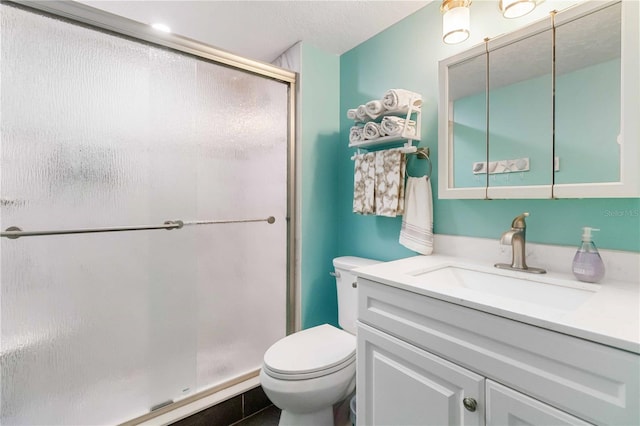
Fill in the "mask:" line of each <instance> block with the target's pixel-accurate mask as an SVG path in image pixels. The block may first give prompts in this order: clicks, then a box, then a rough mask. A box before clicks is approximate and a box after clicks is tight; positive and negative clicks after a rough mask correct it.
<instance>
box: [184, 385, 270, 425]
mask: <svg viewBox="0 0 640 426" xmlns="http://www.w3.org/2000/svg"><path fill="white" fill-rule="evenodd" d="M279 420H280V410H279V409H277V408H276V407H275V406H273V405H272V404H271V401H269V398H267V395H265V393H264V391H263V390H262V387H261V386H258V387H257V388H254V389H251V390H248V391H247V392H245V393H244V394H241V395H237V396H234V397H233V398H231V399H228V400H226V401H224V402H221V403H219V404H217V405H214V406H212V407H209V408H207V409H205V410H203V411H200V412H199V413H196V414H193V415H191V416H189V417H186V418H184V419H182V420H179V421H177V422H175V423H172V426H229V425H241V426H259V425H264V426H271V425H274V426H275V425H277V424H278V421H279ZM245 421H246V422H245Z"/></svg>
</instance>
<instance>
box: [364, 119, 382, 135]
mask: <svg viewBox="0 0 640 426" xmlns="http://www.w3.org/2000/svg"><path fill="white" fill-rule="evenodd" d="M363 129H364V130H363V133H364V138H365V139H377V138H379V137H380V136H382V134H381V133H380V124H378V123H374V122H373V121H370V122H368V123H367V124H365V125H364V127H363Z"/></svg>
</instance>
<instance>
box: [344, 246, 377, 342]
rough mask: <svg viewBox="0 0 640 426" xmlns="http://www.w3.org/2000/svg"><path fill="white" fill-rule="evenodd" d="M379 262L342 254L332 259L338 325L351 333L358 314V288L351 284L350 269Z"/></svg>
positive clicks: (354, 277) (352, 279) (352, 281)
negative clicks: (336, 291) (334, 274)
mask: <svg viewBox="0 0 640 426" xmlns="http://www.w3.org/2000/svg"><path fill="white" fill-rule="evenodd" d="M376 263H380V261H378V260H372V259H365V258H362V257H354V256H343V257H336V258H335V259H333V267H334V269H335V273H336V288H337V290H338V322H339V323H340V327H342V328H343V329H344V330H345V331H348V332H349V333H351V334H354V335H355V334H356V317H357V314H358V312H357V311H358V289H357V288H356V287H354V286H353V283H355V282H356V276H355V275H353V274H352V273H351V270H352V269H356V268H360V267H362V266H367V265H373V264H376Z"/></svg>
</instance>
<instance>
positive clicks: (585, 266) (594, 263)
mask: <svg viewBox="0 0 640 426" xmlns="http://www.w3.org/2000/svg"><path fill="white" fill-rule="evenodd" d="M591 231H599V229H595V228H590V227H588V226H585V227H584V228H582V244H581V245H580V248H579V249H578V251H577V252H576V255H575V256H574V257H573V268H572V269H573V275H575V276H576V278H577V279H579V280H580V281H584V282H587V283H597V282H598V281H600V280H601V279H602V277H604V263H603V262H602V258H601V257H600V253H598V249H597V248H596V245H595V244H594V243H593V241H592V238H591Z"/></svg>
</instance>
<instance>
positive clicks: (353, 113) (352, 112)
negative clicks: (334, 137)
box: [347, 108, 358, 120]
mask: <svg viewBox="0 0 640 426" xmlns="http://www.w3.org/2000/svg"><path fill="white" fill-rule="evenodd" d="M357 112H358V110H357V109H356V108H351V109H348V110H347V118H348V119H349V120H357V119H358V115H357Z"/></svg>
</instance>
